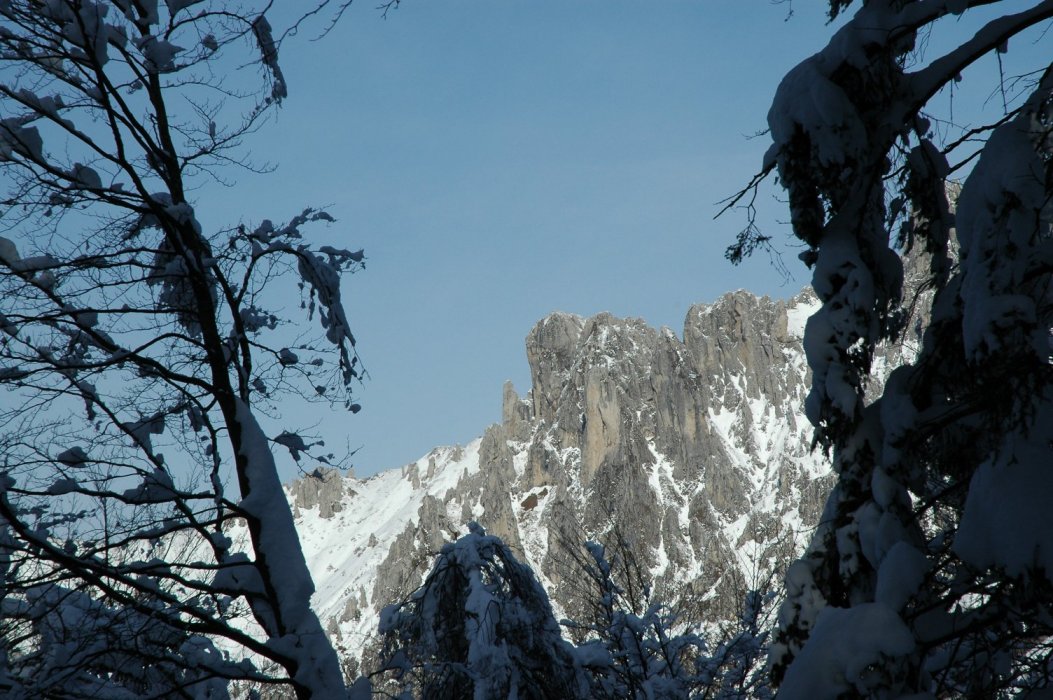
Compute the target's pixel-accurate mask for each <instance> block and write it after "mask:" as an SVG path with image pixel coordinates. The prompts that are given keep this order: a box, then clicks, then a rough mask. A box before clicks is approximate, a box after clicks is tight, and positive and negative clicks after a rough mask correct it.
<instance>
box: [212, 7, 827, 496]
mask: <svg viewBox="0 0 1053 700" xmlns="http://www.w3.org/2000/svg"><path fill="white" fill-rule="evenodd" d="M825 6H826V3H824V2H816V1H814V0H811V1H799V2H796V3H793V5H792V9H793V10H794V14H793V16H792V17H788V15H789V10H790V8H791V6H790V5H789V4H787V3H773V2H771V1H770V0H692V1H687V0H668V1H663V2H647V1H645V0H632V1H630V0H573V1H572V0H443V1H442V2H439V1H435V0H430V1H429V0H405V1H404V2H403V3H402V6H401V7H400V8H399V9H398V10H396V11H393V12H391V13H390V14H389V15H388V17H387V19H383V18H382V17H381V15H380V13H379V12H378V11H376V10H375V9H374V5H373V3H370V2H369V0H366V1H365V2H362V3H355V4H354V5H352V7H351V8H350V10H349V11H348V13H347V15H346V16H345V17H344V18H343V19H342V21H340V22H339V23H338V24H337V25H336V26H335V28H334V29H333V30H332V31H331V32H330V33H329V34H328V35H327V36H325V37H324V38H322V39H320V40H317V41H314V40H313V39H314V38H316V37H317V35H318V33H319V31H320V30H321V28H322V27H323V26H324V25H322V24H317V23H316V24H314V25H309V26H308V27H307V28H306V29H305V30H304V31H302V32H301V33H300V34H299V35H298V36H296V37H294V38H292V39H290V40H289V41H287V42H286V43H285V44H284V45H283V47H282V52H281V56H280V60H281V63H282V66H283V70H284V72H285V75H286V78H287V80H288V82H289V98H288V100H287V101H286V102H285V103H284V105H283V106H282V108H281V109H280V111H279V112H278V113H277V116H276V118H275V119H274V120H273V121H272V122H271V123H270V124H268V125H267V126H266V127H265V128H264V129H263V130H262V131H261V132H260V133H259V134H257V135H255V136H254V137H253V138H254V141H252V142H251V143H250V144H249V145H250V150H251V151H252V153H253V155H254V156H255V157H256V158H257V159H258V160H265V161H269V162H272V163H275V164H276V165H277V166H278V168H277V170H276V171H275V172H274V173H272V174H267V175H250V174H241V175H238V174H236V173H233V174H231V175H232V176H233V177H235V178H236V179H237V185H236V186H235V187H233V188H230V189H226V190H219V189H208V188H206V189H204V190H202V191H201V192H200V193H199V194H200V199H199V207H198V212H199V218H200V219H201V220H202V221H203V222H206V226H207V225H208V223H210V222H215V223H216V224H220V223H227V224H229V223H231V221H237V220H246V221H257V222H258V221H259V220H260V219H262V218H265V217H266V218H273V219H275V220H279V219H281V220H284V219H287V218H289V217H290V216H292V215H293V214H295V213H297V212H298V211H299V210H300V209H302V208H303V207H304V206H306V205H312V206H320V205H324V206H326V207H327V208H328V210H329V212H330V213H331V214H333V215H334V216H335V217H336V218H337V219H338V220H339V223H338V224H336V225H335V226H333V227H332V228H330V229H329V230H328V231H323V230H319V229H314V232H315V233H316V234H319V235H320V236H321V237H328V238H329V239H330V242H332V243H334V244H336V245H339V246H342V247H348V248H359V247H362V248H364V249H365V251H366V255H367V257H368V262H367V265H368V267H367V270H366V271H364V272H362V273H360V274H358V275H355V276H353V277H350V278H347V279H346V280H345V283H344V287H343V289H344V296H345V298H346V304H347V308H348V313H349V316H350V318H351V320H352V323H353V325H354V330H355V333H356V335H357V337H358V340H359V350H360V352H361V355H362V358H363V360H364V363H365V366H366V369H367V370H368V372H369V374H370V378H369V379H368V381H366V383H365V384H364V385H363V386H361V387H360V388H359V389H358V397H359V401H360V402H361V404H362V406H363V410H362V412H361V413H359V414H358V415H355V416H351V415H349V414H348V415H345V414H340V415H339V416H336V417H332V416H323V415H319V416H318V418H317V419H315V418H309V420H308V422H311V421H315V420H317V421H319V422H320V425H319V429H318V432H319V433H320V434H323V435H325V436H327V437H328V438H329V440H330V444H331V445H332V444H333V441H336V443H337V444H338V445H339V443H342V442H343V441H345V440H346V441H347V443H348V444H350V445H351V446H352V447H360V448H361V449H360V451H359V452H358V454H357V455H356V457H355V459H354V466H355V468H356V472H357V473H358V474H359V475H360V476H362V475H366V474H370V473H373V472H375V471H377V470H378V469H381V468H387V467H394V466H399V465H401V464H404V463H406V462H408V461H410V460H413V459H416V458H417V457H419V456H421V455H423V454H424V453H425V452H427V451H428V450H429V449H430V448H431V447H433V446H436V445H442V444H452V443H464V442H467V441H469V440H471V439H472V438H474V437H476V436H477V435H479V434H481V432H482V431H483V429H484V428H485V427H486V425H487V424H489V423H492V422H496V421H498V420H500V405H501V385H502V383H503V382H504V380H506V379H511V380H513V382H514V383H515V386H516V388H517V389H518V390H519V392H520V393H521V394H522V393H525V392H526V390H527V389H529V370H528V367H527V363H526V358H525V354H524V348H523V339H524V337H525V336H526V334H527V332H528V331H529V330H530V328H531V326H532V325H533V324H534V323H535V322H536V321H537V320H539V319H540V318H542V317H543V316H544V315H545V314H548V313H549V312H552V311H555V310H561V311H570V312H574V313H578V314H582V315H590V314H594V313H597V312H599V311H604V310H606V311H610V312H612V313H614V314H615V315H619V316H638V317H642V318H644V319H646V320H647V321H648V322H650V323H651V324H652V325H655V326H661V325H666V326H670V327H671V328H673V329H674V330H675V331H676V332H677V333H678V334H679V333H680V332H681V330H682V325H683V320H684V316H685V313H686V312H687V310H688V308H689V306H690V305H691V304H693V303H696V302H699V301H707V302H708V301H712V300H714V299H715V298H716V297H718V296H719V295H720V294H722V293H724V292H726V291H730V290H733V289H738V288H746V289H749V290H752V291H754V292H758V293H765V294H770V295H774V296H780V297H786V296H790V295H792V294H794V293H796V292H797V291H798V289H799V288H800V287H801V286H802V285H803V284H804V283H805V281H806V278H805V276H804V275H803V274H800V273H801V269H800V268H801V265H800V264H799V263H798V262H797V261H796V259H795V253H796V250H794V249H788V253H787V255H786V262H787V264H788V265H789V267H790V269H791V270H793V271H795V272H797V273H798V274H799V277H798V278H797V279H794V280H790V281H787V280H786V279H784V278H783V277H781V276H780V275H779V274H778V273H776V272H775V271H774V270H773V268H772V267H771V266H770V264H769V262H768V261H767V259H766V258H764V257H761V258H759V259H757V260H754V261H752V262H750V263H748V264H746V265H744V266H742V267H739V268H735V267H732V266H731V265H730V264H729V263H727V262H726V261H725V260H724V257H723V251H724V249H725V247H726V246H727V245H728V244H729V243H730V242H731V241H732V240H733V239H734V236H735V233H736V232H737V231H738V229H739V228H740V227H741V226H742V224H743V221H744V219H743V217H742V216H741V215H736V214H734V213H733V214H732V215H726V216H725V217H722V218H721V219H719V220H717V221H714V220H713V216H714V214H715V213H716V212H717V210H718V209H719V207H718V205H717V202H718V201H719V200H721V199H723V198H724V197H726V196H728V195H730V194H732V193H733V192H735V191H736V190H737V189H739V188H740V187H741V186H743V185H744V184H745V183H746V182H747V181H748V180H749V178H750V176H751V175H752V174H753V173H754V172H755V171H756V170H757V169H758V168H759V166H760V163H761V157H762V155H763V153H764V150H765V149H766V147H767V143H768V142H767V139H766V138H765V137H761V138H758V139H754V140H751V139H749V138H748V137H749V136H750V135H751V134H754V133H756V132H759V131H761V130H763V129H765V128H766V123H765V117H766V114H767V110H768V107H769V105H770V102H771V98H772V95H773V94H774V91H775V88H776V86H777V85H778V82H779V80H780V79H781V77H782V76H783V75H784V74H785V73H786V71H787V70H789V69H790V68H791V67H792V66H793V65H795V64H796V63H797V62H799V61H800V60H802V59H803V58H805V57H806V56H808V55H810V54H811V53H814V52H815V51H817V50H818V49H819V48H821V47H822V46H823V45H824V44H825V43H826V42H825V38H826V37H828V36H829V35H830V33H831V32H832V29H831V27H829V26H827V25H826V23H825V16H824V14H823V10H824V8H825ZM274 24H275V26H276V27H278V26H279V25H280V24H281V17H280V16H279V17H278V18H277V20H276V21H275V22H274ZM760 204H761V206H762V207H763V208H764V213H765V220H766V221H768V222H769V223H772V224H773V227H774V229H775V230H773V231H772V232H773V233H775V234H776V237H777V238H778V239H779V241H780V242H785V243H787V244H788V243H789V234H788V231H787V230H786V227H785V226H782V225H780V224H778V223H775V222H776V220H777V219H778V217H779V216H781V212H782V211H783V210H782V208H781V206H782V205H780V204H779V203H778V202H774V201H770V202H769V201H767V200H766V201H764V202H761V203H760ZM288 418H299V419H301V420H303V419H304V417H303V416H289V417H288ZM286 476H288V474H286Z"/></svg>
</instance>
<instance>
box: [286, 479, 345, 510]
mask: <svg viewBox="0 0 1053 700" xmlns="http://www.w3.org/2000/svg"><path fill="white" fill-rule="evenodd" d="M352 478H353V475H352ZM345 487H346V482H345V481H344V478H343V475H342V474H341V473H340V470H339V469H330V468H328V467H318V468H317V469H315V470H314V471H313V472H311V473H310V474H308V475H307V476H306V477H304V478H303V479H299V480H297V481H294V482H293V483H292V484H291V485H290V486H289V490H290V491H291V495H292V502H293V506H294V508H295V509H297V510H300V509H308V508H315V507H317V508H318V514H319V515H320V516H321V517H323V518H327V519H328V518H332V517H333V514H334V513H338V512H340V510H341V509H342V508H343V507H344V506H343V498H344V494H345Z"/></svg>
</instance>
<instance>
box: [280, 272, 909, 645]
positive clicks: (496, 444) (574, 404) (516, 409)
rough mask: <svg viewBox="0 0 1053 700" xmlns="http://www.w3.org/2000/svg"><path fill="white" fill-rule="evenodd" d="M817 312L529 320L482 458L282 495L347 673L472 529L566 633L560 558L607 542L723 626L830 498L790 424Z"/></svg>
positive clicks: (784, 307)
mask: <svg viewBox="0 0 1053 700" xmlns="http://www.w3.org/2000/svg"><path fill="white" fill-rule="evenodd" d="M816 306H817V301H816V300H815V298H814V296H812V295H811V293H809V292H804V293H802V294H800V295H798V296H797V297H794V298H793V299H790V300H787V301H780V300H773V299H770V298H768V297H759V298H758V297H756V296H754V295H752V294H749V293H747V292H742V291H739V292H733V293H730V294H727V295H724V296H723V297H721V298H720V299H718V300H717V301H716V302H715V303H713V304H699V305H696V306H694V307H692V308H691V309H690V310H689V312H688V314H687V317H686V319H685V323H684V330H683V335H682V336H681V337H678V336H677V334H676V333H674V332H673V331H672V330H670V329H667V328H663V329H658V330H656V329H654V328H651V327H649V326H648V325H647V324H646V323H645V322H643V321H642V320H639V319H620V318H616V317H614V316H612V315H610V314H606V313H605V314H599V315H597V316H594V317H591V318H582V317H579V316H575V315H573V314H567V313H555V314H551V315H550V316H548V317H546V318H544V319H542V320H541V321H539V322H538V323H537V324H536V325H535V326H534V328H533V329H531V331H530V332H529V333H528V335H527V337H526V355H527V360H528V362H529V364H530V374H531V387H530V390H529V392H528V393H527V394H526V395H525V396H524V397H522V398H521V397H520V396H519V394H517V392H516V391H515V388H514V387H513V386H512V385H511V384H510V383H509V384H506V385H505V386H504V388H503V392H502V395H501V422H500V423H499V424H495V425H492V426H490V427H489V428H487V429H486V431H485V432H484V433H483V436H482V437H481V438H480V439H479V440H476V441H475V442H473V443H471V444H470V445H467V446H464V447H463V448H439V449H436V450H434V451H432V452H431V453H429V454H428V455H426V456H425V457H423V458H421V459H420V460H417V461H416V462H414V463H411V464H408V465H406V466H404V467H403V468H402V469H400V470H393V471H389V472H382V473H380V474H377V475H376V476H374V477H371V478H370V479H366V480H358V479H354V478H346V479H342V480H341V479H339V478H338V476H337V477H334V476H333V473H331V472H328V471H322V472H320V473H319V475H313V476H312V477H310V478H307V479H303V480H301V481H299V482H296V483H295V484H293V485H292V486H290V496H291V498H292V500H293V502H294V503H295V504H296V506H297V510H298V513H299V515H298V518H299V527H300V531H301V537H302V540H303V543H304V549H305V553H306V554H307V557H308V561H309V562H311V565H312V570H313V571H314V572H315V576H316V584H317V587H318V592H317V593H316V597H315V602H316V605H317V606H318V608H319V610H320V612H321V614H322V617H323V618H324V619H325V621H326V624H327V625H328V627H327V629H329V630H330V633H331V634H333V635H334V636H335V637H337V638H338V643H339V644H340V645H341V646H342V648H343V649H344V650H345V651H346V652H347V653H348V654H350V655H352V656H355V657H356V658H358V657H359V656H360V655H361V654H362V651H361V650H362V649H363V648H365V647H368V646H369V643H368V640H369V639H370V638H371V635H373V634H374V633H375V627H376V615H377V614H378V613H379V611H380V609H381V608H382V607H383V606H384V605H386V604H388V603H391V602H394V601H397V600H400V599H401V598H403V597H404V596H405V595H407V594H408V592H409V591H410V590H412V589H413V588H414V587H415V586H417V585H418V584H419V583H420V581H421V580H422V578H423V576H424V575H425V573H426V572H427V570H428V568H429V567H430V565H431V563H432V561H433V560H434V555H435V554H436V553H437V551H438V549H439V548H440V547H441V546H442V544H443V543H444V542H447V541H450V540H452V539H454V538H456V537H457V536H458V535H460V534H463V533H464V532H465V531H466V524H467V523H468V522H469V521H471V520H476V521H478V522H480V523H481V524H482V525H483V526H484V527H486V528H487V529H488V530H489V531H490V532H492V533H494V534H496V535H499V536H500V537H502V538H503V539H504V540H505V541H506V542H508V543H509V544H510V545H511V546H512V547H513V548H514V549H515V550H516V551H518V552H519V554H520V555H521V556H522V557H523V558H524V559H525V560H526V561H528V562H530V563H531V565H532V566H533V567H534V568H535V570H536V571H538V572H539V575H540V576H541V578H542V582H543V583H544V584H545V586H546V587H547V588H548V590H549V592H550V594H551V596H552V599H553V602H554V605H555V606H556V607H557V609H558V610H559V611H560V613H561V614H566V615H576V614H578V613H579V612H581V608H580V606H581V603H582V601H581V600H580V599H579V597H578V596H579V595H580V592H581V585H580V581H581V577H580V570H579V569H578V565H577V564H575V562H574V554H575V552H574V549H575V548H577V547H580V545H581V542H582V541H583V540H584V539H586V538H593V539H600V540H607V541H614V540H619V541H621V542H622V543H623V544H624V546H625V547H626V554H627V555H628V556H631V557H633V558H634V559H635V560H636V562H637V563H638V564H639V566H640V569H641V571H642V572H643V575H644V576H645V577H646V578H648V579H649V581H648V583H650V585H651V586H652V588H653V591H654V597H655V599H657V600H662V601H664V602H666V603H669V604H672V605H674V606H676V607H677V608H678V609H679V610H680V612H681V614H682V615H684V616H686V617H687V618H688V619H694V620H696V621H719V620H722V619H726V618H727V617H728V616H729V615H731V614H732V613H733V610H734V609H735V608H736V606H737V605H738V603H739V601H740V594H741V593H742V592H744V591H745V589H746V587H747V586H748V584H749V582H750V580H751V578H752V577H755V576H756V575H757V573H758V572H767V571H770V570H772V569H774V568H777V566H778V565H779V563H780V562H785V561H788V560H790V558H791V554H792V553H793V552H794V551H795V550H796V549H798V548H799V547H800V546H801V545H802V544H803V543H804V541H805V540H806V537H807V529H808V528H809V527H810V526H811V525H812V524H813V523H814V522H816V520H817V519H818V517H819V513H820V510H821V508H822V505H823V501H824V499H825V496H826V492H827V489H828V486H829V484H830V482H831V479H832V477H831V476H830V474H829V471H828V466H827V464H826V462H825V459H824V457H823V456H822V455H820V454H816V453H813V452H812V451H811V450H810V443H811V426H810V425H809V423H808V421H807V420H806V419H805V417H804V413H803V405H804V399H805V396H806V394H807V391H808V386H809V383H810V378H809V373H808V369H807V365H806V362H805V359H804V351H803V347H802V336H803V330H804V325H805V320H806V319H807V317H808V316H809V315H810V314H811V312H812V311H813V310H814V309H815V307H816ZM900 354H902V353H900ZM893 355H894V353H892V354H888V355H887V357H885V358H884V359H883V360H882V362H884V363H885V364H886V365H889V366H891V365H892V364H893V363H894V362H896V361H898V359H897V358H898V357H899V355H896V356H893ZM495 403H496V402H495ZM316 508H317V510H314V509H316ZM312 514H313V515H312ZM368 656H369V654H366V657H368Z"/></svg>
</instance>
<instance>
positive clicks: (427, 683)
mask: <svg viewBox="0 0 1053 700" xmlns="http://www.w3.org/2000/svg"><path fill="white" fill-rule="evenodd" d="M469 530H470V532H469V533H468V534H467V535H465V536H463V537H461V538H460V539H458V540H457V541H456V542H453V543H450V544H447V545H445V546H444V547H443V548H442V551H441V552H439V555H438V558H437V559H436V562H435V565H434V567H432V570H431V573H429V574H428V576H427V578H426V579H425V581H424V583H423V585H422V586H421V587H420V588H418V589H417V590H416V591H415V592H414V593H413V594H412V595H410V597H409V598H408V599H407V600H406V601H404V602H402V603H400V604H397V605H391V606H388V607H386V608H385V609H384V610H383V612H382V613H381V620H380V632H381V634H382V635H384V636H385V647H384V652H383V665H384V669H385V670H387V671H390V672H393V673H394V674H395V679H396V682H398V683H399V684H401V685H402V686H403V687H404V688H406V689H407V690H409V691H410V692H412V693H413V694H414V695H415V696H416V697H421V698H436V699H437V698H455V697H456V698H469V697H474V698H476V700H489V699H491V698H512V697H515V698H537V699H538V700H541V699H542V698H568V699H569V700H572V699H573V698H584V697H588V681H587V678H586V676H585V674H584V673H583V672H582V670H581V669H580V668H579V667H578V665H577V664H576V663H575V655H574V653H573V649H572V647H571V645H570V644H569V643H568V642H566V641H565V640H564V639H563V638H562V636H561V635H560V628H559V624H558V623H557V622H556V619H555V618H554V617H553V615H552V607H551V605H550V604H549V600H548V596H547V595H546V593H545V591H544V589H543V588H542V587H541V585H540V584H539V583H538V581H537V578H536V577H535V576H534V573H533V571H532V570H531V569H530V567H529V566H527V565H525V564H522V563H520V562H519V561H517V560H516V558H515V556H514V555H513V554H512V552H511V550H509V549H508V547H507V546H506V545H505V544H504V543H503V542H501V540H500V539H499V538H497V537H495V536H493V535H487V534H486V532H485V531H484V530H483V528H482V527H480V526H479V525H478V524H476V523H470V524H469Z"/></svg>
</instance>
